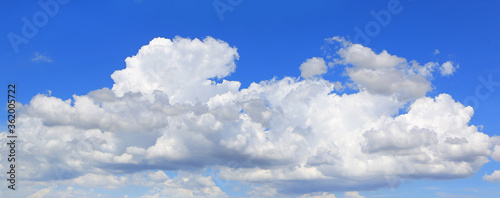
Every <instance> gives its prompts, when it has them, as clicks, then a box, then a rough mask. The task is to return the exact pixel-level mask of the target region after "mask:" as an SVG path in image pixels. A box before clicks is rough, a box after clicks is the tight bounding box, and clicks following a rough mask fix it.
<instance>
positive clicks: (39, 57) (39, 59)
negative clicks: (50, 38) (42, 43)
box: [31, 52, 52, 63]
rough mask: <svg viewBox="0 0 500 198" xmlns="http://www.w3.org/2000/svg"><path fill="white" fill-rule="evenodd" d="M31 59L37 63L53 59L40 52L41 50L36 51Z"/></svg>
mask: <svg viewBox="0 0 500 198" xmlns="http://www.w3.org/2000/svg"><path fill="white" fill-rule="evenodd" d="M31 61H33V62H35V63H41V62H47V63H51V62H52V59H51V58H49V57H48V56H45V55H43V54H40V53H39V52H35V56H34V57H33V58H32V59H31Z"/></svg>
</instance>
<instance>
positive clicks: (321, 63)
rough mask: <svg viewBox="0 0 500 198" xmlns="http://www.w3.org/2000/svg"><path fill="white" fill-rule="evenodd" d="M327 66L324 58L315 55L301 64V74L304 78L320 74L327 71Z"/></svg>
mask: <svg viewBox="0 0 500 198" xmlns="http://www.w3.org/2000/svg"><path fill="white" fill-rule="evenodd" d="M327 68H328V66H326V63H325V60H324V59H323V58H318V57H313V58H310V59H307V60H306V62H304V63H302V65H300V67H299V69H300V76H302V77H304V78H311V77H314V76H319V75H321V74H324V73H326V70H327Z"/></svg>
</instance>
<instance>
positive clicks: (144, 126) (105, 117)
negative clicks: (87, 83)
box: [0, 37, 496, 197]
mask: <svg viewBox="0 0 500 198" xmlns="http://www.w3.org/2000/svg"><path fill="white" fill-rule="evenodd" d="M337 43H340V48H339V50H338V51H336V54H337V55H338V58H337V59H336V60H335V62H336V64H337V65H342V66H343V68H345V70H346V75H347V76H348V77H349V81H350V82H354V83H357V84H358V86H359V87H360V89H359V91H357V92H354V93H350V94H342V95H339V94H337V93H335V92H334V90H335V89H338V87H337V88H336V86H338V85H339V84H342V83H349V82H342V83H339V82H330V81H328V80H325V79H322V78H320V77H318V78H306V77H311V75H312V76H314V75H320V74H321V73H322V72H323V70H322V69H321V68H325V67H326V65H325V63H324V62H325V61H324V60H323V59H320V58H312V59H308V60H306V61H305V63H304V64H303V65H302V66H301V67H300V68H299V69H301V71H302V74H301V75H302V77H305V79H304V78H299V77H284V78H281V79H276V78H275V79H271V80H265V81H262V82H255V83H252V84H251V85H250V86H249V87H247V88H241V89H240V83H239V82H238V81H227V80H224V77H226V76H228V75H229V74H230V73H232V72H234V71H235V67H236V61H237V60H238V57H239V55H238V53H237V51H236V48H235V47H231V46H229V44H227V43H225V42H224V41H221V40H217V39H214V38H211V37H207V38H205V39H203V40H199V39H186V38H180V37H177V38H174V39H172V40H170V39H165V38H156V39H153V40H152V41H151V42H150V43H149V44H148V45H145V46H143V47H142V48H141V49H140V50H139V52H138V53H137V55H135V56H133V57H129V58H127V59H126V65H125V68H124V69H122V70H119V71H116V72H114V73H113V74H112V78H113V80H114V82H115V83H114V85H113V87H112V88H111V89H109V88H102V89H98V90H94V91H91V92H90V93H88V94H86V95H74V96H73V98H72V99H68V100H62V99H60V98H57V97H54V96H48V95H44V94H38V95H36V96H35V97H33V99H32V100H31V101H30V102H29V103H28V104H24V105H20V111H19V114H20V116H19V119H18V125H19V133H20V134H23V136H22V137H20V138H21V139H22V141H23V142H24V146H23V147H21V148H20V150H21V151H20V152H22V153H23V155H22V156H23V157H25V160H23V166H21V167H20V170H19V174H20V177H22V178H24V179H25V180H26V181H39V182H42V183H43V182H45V184H48V183H54V182H55V181H54V180H56V181H57V182H59V183H58V185H66V186H81V187H85V188H97V187H98V186H99V187H101V188H107V189H121V188H124V187H126V186H128V185H141V186H146V187H149V188H151V190H150V191H149V192H148V193H147V194H146V195H144V197H164V196H166V195H170V196H172V197H199V196H202V195H203V196H208V197H225V196H227V195H226V194H225V193H224V189H225V188H228V186H229V185H227V184H228V182H231V181H235V182H238V183H239V184H240V185H245V186H248V187H249V188H250V190H249V191H248V192H247V194H248V195H249V196H257V197H266V196H267V197H277V196H282V195H283V196H289V195H295V196H300V195H304V196H305V195H308V196H323V195H325V196H333V195H332V194H328V193H327V194H314V192H330V191H350V190H359V189H376V188H382V187H394V186H395V185H396V186H397V185H398V184H399V183H400V181H401V180H403V179H422V178H429V179H452V178H464V177H469V176H471V175H473V174H474V173H476V172H477V171H478V170H479V169H480V168H481V166H482V165H483V164H484V163H486V162H488V157H489V156H491V154H492V152H491V150H490V148H491V147H492V143H491V141H490V139H489V138H490V137H489V136H488V135H486V134H484V133H482V132H480V131H478V128H477V127H476V126H474V125H470V124H469V121H470V119H471V117H472V116H473V112H474V111H473V109H472V108H471V107H465V106H464V105H462V104H461V103H459V102H457V101H455V100H454V99H453V98H452V97H451V96H450V95H448V94H445V93H443V94H439V95H437V96H435V97H426V96H425V94H426V93H427V92H428V91H429V90H430V89H431V84H430V79H431V77H432V75H433V72H434V68H436V67H437V66H436V65H438V64H437V63H427V64H424V65H420V64H418V63H417V62H416V61H410V62H408V61H406V59H404V58H401V57H397V56H395V55H391V54H389V52H387V51H383V52H381V53H378V54H377V53H375V52H374V51H373V50H371V49H370V48H368V47H364V46H361V45H358V44H352V43H350V42H348V41H346V40H343V39H340V38H337ZM309 64H312V66H311V65H309ZM305 65H308V66H305ZM318 65H319V67H318ZM318 68H320V69H319V70H317V69H318ZM304 75H305V76H304ZM215 78H218V79H219V80H222V82H220V81H219V83H218V82H217V81H216V80H215ZM402 111H403V112H402ZM401 112H402V113H401ZM0 136H1V137H2V138H0V143H1V144H0V145H1V146H0V148H1V150H2V151H3V153H5V152H6V150H7V149H8V148H7V147H6V142H5V141H6V138H5V137H6V133H0ZM60 151H66V152H60ZM54 153H57V155H54ZM495 156H496V154H495ZM1 160H5V159H3V158H2V159H1ZM2 164H3V163H2ZM158 170H170V171H176V172H178V175H177V176H175V177H173V178H170V177H168V176H167V175H165V173H163V172H158ZM207 170H210V171H211V172H210V174H209V175H206V174H203V172H204V171H207ZM136 181H138V182H136ZM42 186H43V185H42ZM46 188H47V187H46ZM46 191H50V192H53V193H60V192H62V191H61V190H59V191H53V190H52V189H48V190H45V191H40V193H39V194H43V193H46ZM32 193H38V192H37V191H33V192H32ZM347 194H349V196H351V195H352V196H358V197H359V194H355V193H347ZM347 194H346V196H347Z"/></svg>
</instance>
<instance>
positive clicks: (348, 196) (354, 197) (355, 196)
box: [344, 191, 365, 198]
mask: <svg viewBox="0 0 500 198" xmlns="http://www.w3.org/2000/svg"><path fill="white" fill-rule="evenodd" d="M344 198H365V196H362V195H359V192H358V191H350V192H345V193H344Z"/></svg>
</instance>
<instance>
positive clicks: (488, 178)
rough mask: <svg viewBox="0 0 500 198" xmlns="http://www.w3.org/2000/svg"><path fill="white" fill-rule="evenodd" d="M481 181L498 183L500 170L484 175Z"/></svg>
mask: <svg viewBox="0 0 500 198" xmlns="http://www.w3.org/2000/svg"><path fill="white" fill-rule="evenodd" d="M483 180H485V181H489V182H500V170H496V171H495V172H493V173H492V174H491V175H484V176H483Z"/></svg>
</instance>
